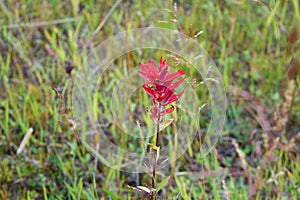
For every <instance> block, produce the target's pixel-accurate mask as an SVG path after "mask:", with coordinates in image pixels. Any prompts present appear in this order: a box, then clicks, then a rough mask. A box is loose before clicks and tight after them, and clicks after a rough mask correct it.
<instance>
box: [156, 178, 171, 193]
mask: <svg viewBox="0 0 300 200" xmlns="http://www.w3.org/2000/svg"><path fill="white" fill-rule="evenodd" d="M169 180H170V176H168V177H167V178H165V179H164V180H163V181H162V182H160V183H159V184H158V185H157V186H156V191H157V192H158V191H160V190H161V189H162V188H163V187H165V186H166V185H167V184H168V182H169Z"/></svg>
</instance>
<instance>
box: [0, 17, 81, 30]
mask: <svg viewBox="0 0 300 200" xmlns="http://www.w3.org/2000/svg"><path fill="white" fill-rule="evenodd" d="M77 20H78V17H76V18H75V17H73V18H63V19H56V20H52V21H42V22H31V23H22V24H9V25H5V26H0V29H1V28H24V27H38V26H48V25H54V24H63V23H69V22H74V21H77Z"/></svg>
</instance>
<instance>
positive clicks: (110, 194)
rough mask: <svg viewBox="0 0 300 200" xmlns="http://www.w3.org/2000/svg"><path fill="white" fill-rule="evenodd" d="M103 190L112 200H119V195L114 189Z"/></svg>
mask: <svg viewBox="0 0 300 200" xmlns="http://www.w3.org/2000/svg"><path fill="white" fill-rule="evenodd" d="M103 192H105V194H107V195H108V196H109V197H110V198H111V199H112V200H118V197H117V196H116V195H115V194H114V193H113V192H112V191H109V190H106V189H103Z"/></svg>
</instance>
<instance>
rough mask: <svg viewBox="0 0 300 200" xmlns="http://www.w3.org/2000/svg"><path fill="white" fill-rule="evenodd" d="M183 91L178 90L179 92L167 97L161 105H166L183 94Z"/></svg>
mask: <svg viewBox="0 0 300 200" xmlns="http://www.w3.org/2000/svg"><path fill="white" fill-rule="evenodd" d="M183 92H184V91H182V92H180V93H179V94H172V95H171V96H170V98H168V100H167V101H166V102H165V103H164V104H163V106H166V105H168V104H170V103H172V102H174V101H177V100H178V99H179V98H180V97H181V96H182V95H183Z"/></svg>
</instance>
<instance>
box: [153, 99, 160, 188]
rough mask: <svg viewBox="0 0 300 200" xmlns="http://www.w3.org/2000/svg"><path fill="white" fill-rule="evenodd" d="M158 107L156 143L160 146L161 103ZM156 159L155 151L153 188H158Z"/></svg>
mask: <svg viewBox="0 0 300 200" xmlns="http://www.w3.org/2000/svg"><path fill="white" fill-rule="evenodd" d="M158 108H159V109H158V110H159V112H158V114H157V126H156V142H155V145H156V146H157V147H159V129H160V127H159V123H160V118H161V114H160V112H161V108H162V106H161V103H159V104H158ZM156 160H157V152H155V154H154V164H153V170H152V188H153V189H156V180H155V172H156V165H157V162H156Z"/></svg>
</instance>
